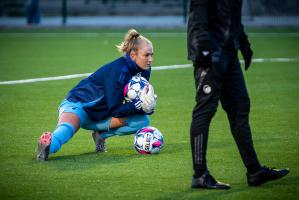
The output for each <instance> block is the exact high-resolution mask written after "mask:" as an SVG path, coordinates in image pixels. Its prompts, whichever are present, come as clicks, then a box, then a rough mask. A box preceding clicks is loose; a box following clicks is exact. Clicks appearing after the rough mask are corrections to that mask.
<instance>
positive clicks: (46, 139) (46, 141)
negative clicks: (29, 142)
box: [36, 132, 52, 161]
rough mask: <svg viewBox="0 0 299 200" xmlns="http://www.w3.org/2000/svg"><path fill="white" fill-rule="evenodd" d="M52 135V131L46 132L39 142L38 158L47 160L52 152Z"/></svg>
mask: <svg viewBox="0 0 299 200" xmlns="http://www.w3.org/2000/svg"><path fill="white" fill-rule="evenodd" d="M51 139H52V135H51V133H50V132H44V133H43V134H42V135H41V136H40V138H39V140H38V143H37V156H36V160H39V161H46V160H48V157H49V153H50V144H51Z"/></svg>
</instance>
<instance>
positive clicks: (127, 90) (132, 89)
mask: <svg viewBox="0 0 299 200" xmlns="http://www.w3.org/2000/svg"><path fill="white" fill-rule="evenodd" d="M148 86H149V82H148V81H147V80H146V79H145V78H144V77H142V76H140V75H136V76H133V77H132V78H131V79H130V81H129V82H128V83H127V84H126V85H125V87H124V91H123V92H124V97H125V101H126V102H132V101H133V100H134V99H136V98H137V97H139V96H140V93H141V91H142V90H144V89H148Z"/></svg>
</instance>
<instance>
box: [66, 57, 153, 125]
mask: <svg viewBox="0 0 299 200" xmlns="http://www.w3.org/2000/svg"><path fill="white" fill-rule="evenodd" d="M138 73H141V76H143V77H144V78H146V79H147V80H149V78H150V73H151V69H149V70H143V69H141V68H140V67H138V65H137V64H136V63H135V62H134V61H132V60H131V58H130V57H129V55H128V54H126V55H125V56H123V57H120V58H118V59H116V60H114V61H113V62H111V63H108V64H106V65H104V66H103V67H101V68H99V69H98V70H97V71H96V72H94V73H93V74H91V75H90V76H89V77H87V78H85V79H83V80H82V81H80V82H79V83H78V84H77V85H76V86H75V87H74V88H73V89H72V90H71V91H70V92H69V93H68V94H67V96H66V99H67V100H68V101H70V102H76V103H81V104H82V105H83V109H84V110H85V112H86V113H87V115H88V116H89V118H90V119H91V120H92V121H100V120H103V119H105V118H107V117H117V118H120V117H127V116H129V115H132V114H136V113H140V111H139V110H137V109H136V108H135V106H134V104H133V103H132V102H131V103H125V104H124V103H123V101H124V96H123V88H124V86H125V85H126V84H127V83H128V81H129V80H130V79H131V78H132V76H134V75H136V74H138Z"/></svg>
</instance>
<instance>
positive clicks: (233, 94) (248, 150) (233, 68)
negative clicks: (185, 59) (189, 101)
mask: <svg viewBox="0 0 299 200" xmlns="http://www.w3.org/2000/svg"><path fill="white" fill-rule="evenodd" d="M202 71H203V69H202V68H200V66H196V64H195V66H194V78H195V86H196V105H195V107H194V109H193V113H192V122H191V129H190V135H191V148H192V159H193V169H194V176H200V175H201V174H202V173H203V172H204V171H205V170H207V164H206V152H207V143H208V133H209V126H210V122H211V119H212V118H213V116H214V114H215V112H216V110H217V107H218V102H219V100H220V102H221V105H222V107H223V109H224V110H225V111H226V113H227V117H228V120H229V123H230V129H231V133H232V134H233V137H234V140H235V142H236V144H237V146H238V149H239V152H240V154H241V157H242V160H243V163H244V165H245V166H246V168H247V171H248V172H254V171H257V170H258V169H259V168H260V163H259V161H258V158H257V156H256V153H255V150H254V147H253V142H252V137H251V130H250V126H249V110H250V100H249V96H248V93H247V89H246V85H245V81H244V77H243V73H242V70H241V67H240V63H239V60H238V57H237V52H236V51H228V50H224V51H222V52H221V53H220V52H217V53H215V54H214V55H213V66H212V68H210V69H208V71H207V72H206V75H205V76H201V75H202ZM219 164H220V163H219Z"/></svg>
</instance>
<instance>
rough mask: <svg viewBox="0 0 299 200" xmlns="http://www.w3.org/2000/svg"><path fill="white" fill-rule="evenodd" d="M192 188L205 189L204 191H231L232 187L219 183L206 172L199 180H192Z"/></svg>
mask: <svg viewBox="0 0 299 200" xmlns="http://www.w3.org/2000/svg"><path fill="white" fill-rule="evenodd" d="M191 187H192V188H204V189H222V190H223V189H230V185H229V184H227V183H221V182H220V181H217V180H216V179H215V178H214V177H213V176H212V175H211V174H210V173H209V171H206V172H205V173H204V174H203V175H202V176H201V177H199V178H194V177H193V178H192V183H191Z"/></svg>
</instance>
